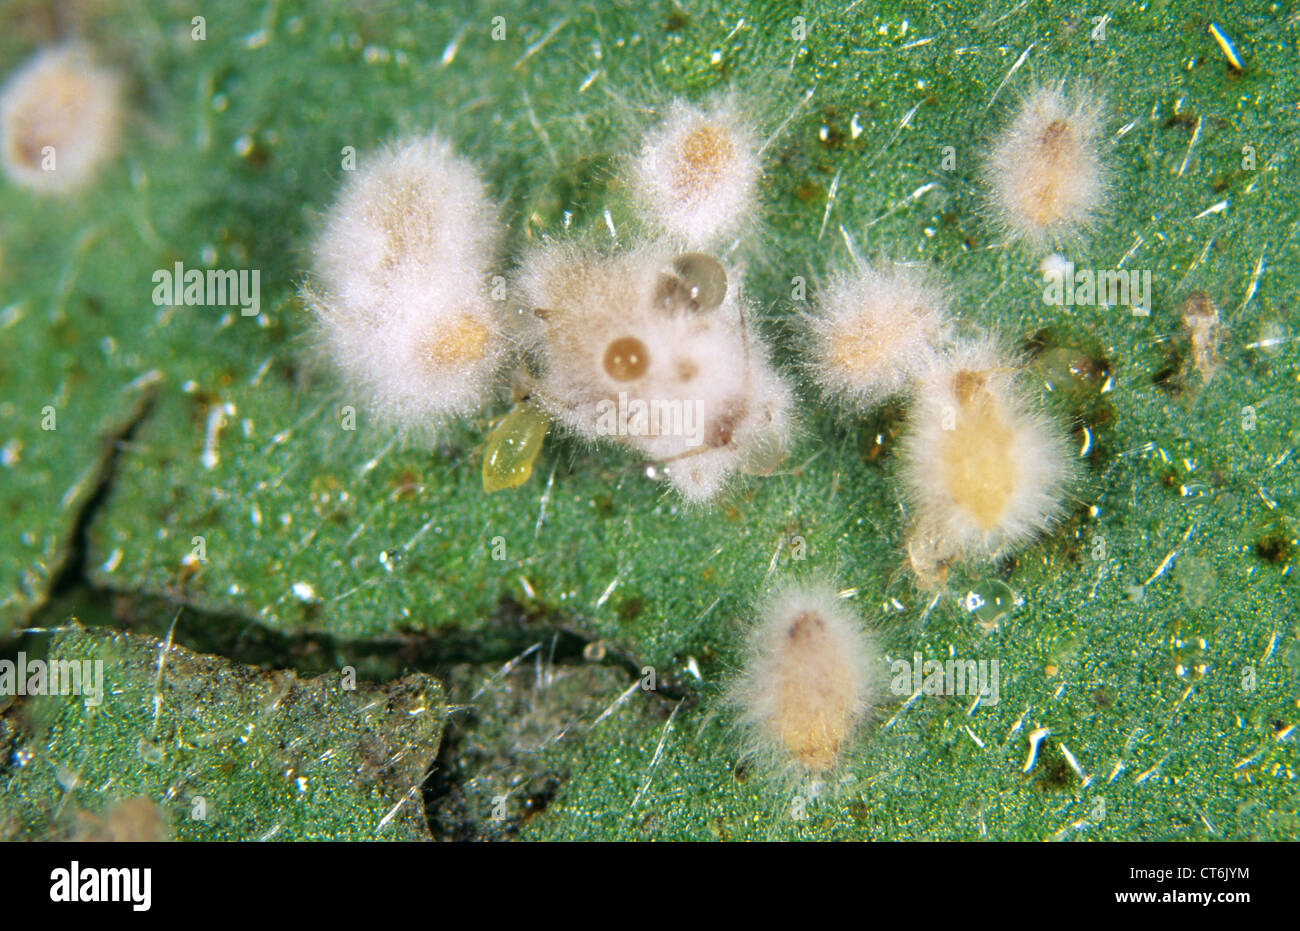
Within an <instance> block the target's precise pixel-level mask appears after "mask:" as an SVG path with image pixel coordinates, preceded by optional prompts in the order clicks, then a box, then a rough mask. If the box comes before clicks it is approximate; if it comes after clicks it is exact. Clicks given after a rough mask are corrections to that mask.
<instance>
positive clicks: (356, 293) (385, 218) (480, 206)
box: [306, 135, 505, 429]
mask: <svg viewBox="0 0 1300 931" xmlns="http://www.w3.org/2000/svg"><path fill="white" fill-rule="evenodd" d="M499 238H500V224H499V221H498V218H497V213H496V209H495V207H494V206H493V205H492V203H491V202H490V201H489V199H488V195H487V191H486V189H485V187H484V185H483V182H482V181H481V180H480V178H479V176H478V173H477V171H476V170H475V169H474V167H473V165H471V164H470V163H469V162H467V161H466V160H464V159H463V158H461V157H459V156H457V155H456V154H455V153H454V152H453V151H452V149H451V147H450V146H449V145H448V143H446V142H445V141H443V140H442V139H440V138H438V137H437V136H434V135H429V136H425V137H423V138H420V139H416V140H414V141H411V142H408V143H406V144H404V145H399V146H395V147H393V148H389V149H386V150H384V151H382V152H379V153H377V154H376V155H374V156H372V157H371V158H370V159H369V160H368V161H367V162H366V163H365V164H364V165H363V167H362V168H361V169H360V170H358V171H357V172H356V173H355V174H349V175H348V176H347V177H346V179H345V181H344V184H343V187H342V190H341V191H340V193H339V196H338V200H337V201H336V202H335V204H334V206H333V207H332V208H331V210H330V212H329V214H328V216H327V217H326V221H325V226H324V229H323V230H322V232H321V235H320V238H319V239H318V240H317V242H316V246H315V250H314V252H315V279H314V281H313V282H312V283H311V284H310V285H309V286H308V288H307V292H306V296H307V300H308V303H309V304H310V305H311V306H312V307H313V308H314V309H315V311H316V314H317V322H318V325H319V326H318V330H319V335H320V340H321V343H322V345H323V348H324V350H325V352H326V354H327V355H328V356H329V357H330V358H331V359H332V360H333V361H334V363H335V364H336V366H337V367H338V369H339V370H340V371H341V373H342V375H343V377H344V380H345V382H346V383H347V390H349V391H351V392H354V393H356V394H357V395H358V396H359V397H360V399H361V400H363V401H364V403H365V404H366V405H367V406H368V407H369V408H370V409H372V410H373V411H374V412H375V413H376V414H377V415H378V416H379V417H380V418H381V419H383V420H385V421H388V422H391V423H394V424H396V425H398V426H399V427H402V428H406V429H420V428H429V427H435V426H437V425H438V423H439V422H440V421H441V420H442V419H444V418H445V417H448V416H452V415H464V414H468V413H471V412H473V411H475V410H477V409H478V408H479V407H480V406H481V405H482V404H483V402H484V401H485V400H486V398H487V396H488V394H489V392H490V390H491V388H492V387H493V376H494V375H495V373H496V371H497V369H498V367H499V365H500V363H501V360H502V358H503V354H504V348H505V342H504V337H503V326H502V321H501V319H500V316H501V310H500V309H499V307H498V306H497V302H494V301H492V299H491V294H490V278H489V273H490V270H491V267H492V263H493V261H494V258H495V254H496V250H497V248H498V242H499Z"/></svg>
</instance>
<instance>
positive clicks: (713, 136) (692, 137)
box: [676, 123, 736, 199]
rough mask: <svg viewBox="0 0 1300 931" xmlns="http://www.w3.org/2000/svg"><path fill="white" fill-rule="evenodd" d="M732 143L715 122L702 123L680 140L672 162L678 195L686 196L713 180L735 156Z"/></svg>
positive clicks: (716, 179) (704, 189)
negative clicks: (679, 148) (676, 155)
mask: <svg viewBox="0 0 1300 931" xmlns="http://www.w3.org/2000/svg"><path fill="white" fill-rule="evenodd" d="M735 154H736V143H735V142H734V141H733V140H732V138H731V136H730V135H729V134H728V133H727V132H725V131H724V130H723V129H721V128H720V127H717V126H712V125H709V124H708V123H705V124H704V125H702V126H699V127H697V128H696V129H694V130H692V131H691V132H690V133H688V134H687V136H686V138H685V139H684V140H682V147H681V151H680V153H679V154H678V158H677V165H676V178H677V187H678V189H679V192H680V194H681V199H687V198H689V197H690V196H693V195H695V194H697V193H698V192H701V191H707V190H708V188H709V187H710V186H711V185H713V184H716V183H717V181H718V179H719V178H720V177H722V175H723V173H724V172H725V171H726V167H727V163H728V162H729V161H730V160H731V159H733V158H735Z"/></svg>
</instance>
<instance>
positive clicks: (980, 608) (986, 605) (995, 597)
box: [962, 579, 1017, 629]
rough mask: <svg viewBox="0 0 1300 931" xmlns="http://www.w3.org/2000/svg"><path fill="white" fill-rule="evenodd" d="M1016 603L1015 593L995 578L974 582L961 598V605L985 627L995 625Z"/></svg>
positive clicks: (989, 627)
mask: <svg viewBox="0 0 1300 931" xmlns="http://www.w3.org/2000/svg"><path fill="white" fill-rule="evenodd" d="M1016 604H1017V598H1016V593H1015V592H1014V591H1012V590H1011V586H1009V585H1007V584H1006V583H1005V582H1000V581H998V580H997V579H985V580H983V581H982V582H978V583H976V584H975V585H974V586H973V587H972V588H971V590H970V591H969V592H967V593H966V597H965V598H963V599H962V606H963V607H965V609H966V610H967V611H969V612H970V613H971V614H973V615H974V616H975V621H976V623H978V624H979V625H980V626H981V627H983V628H985V629H991V628H993V627H995V626H997V624H998V622H999V621H1001V620H1002V618H1004V617H1006V616H1007V615H1008V614H1010V613H1011V609H1012V608H1013V607H1015V605H1016Z"/></svg>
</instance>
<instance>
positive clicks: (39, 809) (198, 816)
mask: <svg viewBox="0 0 1300 931" xmlns="http://www.w3.org/2000/svg"><path fill="white" fill-rule="evenodd" d="M48 645H49V650H48V653H46V654H30V655H26V661H27V663H28V668H30V665H31V664H32V663H33V662H35V661H42V662H48V664H49V667H48V668H50V669H53V668H54V666H55V664H56V663H60V662H63V663H70V664H72V665H74V666H79V667H80V668H81V669H83V670H86V669H89V670H91V671H92V673H91V675H90V676H86V677H84V678H82V679H80V680H79V681H80V682H81V683H83V685H82V687H81V688H82V689H83V690H84V691H82V692H80V693H78V692H73V693H72V694H61V695H59V694H45V695H39V696H35V697H31V696H28V697H19V698H17V699H10V698H6V699H5V702H6V704H8V705H9V707H8V708H7V709H5V710H4V712H3V715H2V716H0V747H4V748H5V750H6V764H5V766H4V768H0V783H3V786H4V791H3V792H0V829H2V830H0V834H3V835H4V836H6V837H8V836H16V837H26V838H33V837H34V838H39V839H49V838H52V837H53V838H79V837H87V836H93V835H95V834H96V832H97V831H104V830H108V831H109V832H110V833H111V826H112V825H113V824H114V821H113V813H114V812H115V811H116V810H117V809H118V808H119V806H121V805H122V804H123V803H124V802H127V801H128V800H131V799H140V798H144V799H148V800H150V801H151V802H152V803H153V804H154V805H156V806H157V812H158V813H157V817H158V818H159V819H160V820H161V822H162V823H163V824H166V825H169V826H170V828H169V831H168V833H169V834H170V836H171V837H172V838H174V839H176V840H269V839H272V838H274V839H276V840H323V839H337V840H420V839H427V838H428V836H429V831H428V824H427V822H426V821H425V818H424V812H423V810H422V806H421V805H420V801H419V784H420V783H421V781H422V779H423V776H424V773H425V770H426V769H427V767H428V764H429V761H430V760H431V759H432V757H433V755H434V753H435V752H436V750H437V746H438V740H439V737H440V735H441V733H442V728H443V722H444V719H445V711H446V709H445V706H444V704H443V696H442V690H441V687H440V686H439V685H438V683H437V682H436V681H434V680H432V679H430V678H429V677H428V676H423V675H419V674H417V675H412V676H408V677H406V678H403V679H400V680H396V681H393V682H391V683H388V684H387V685H383V686H366V685H364V684H362V685H360V686H358V687H355V688H348V687H347V685H348V683H346V682H345V681H344V679H343V677H342V676H341V675H340V674H339V673H333V674H326V675H322V676H320V677H318V678H315V679H300V678H298V677H297V676H296V675H294V674H293V673H292V672H278V671H266V670H261V669H257V668H254V667H249V666H241V665H238V664H235V663H231V662H229V661H227V660H224V659H221V658H220V657H214V656H207V655H201V654H195V653H191V652H190V651H189V650H186V649H184V648H183V647H180V646H177V645H175V644H174V643H173V644H169V643H168V642H167V641H165V640H161V641H160V640H157V639H155V638H152V637H141V636H134V635H130V634H122V633H112V632H101V631H94V630H89V629H86V630H82V629H77V628H65V629H62V630H59V631H57V632H55V633H54V634H53V635H52V637H51V638H50V640H49V644H48ZM96 663H102V667H100V671H99V672H98V673H95V672H93V670H94V669H95V665H94V664H96ZM87 664H89V665H87ZM65 675H66V674H65ZM68 681H72V680H68ZM91 681H98V682H100V683H101V684H102V692H101V693H100V695H98V696H96V695H94V694H92V693H91V690H90V689H89V688H88V687H87V686H85V685H84V683H88V682H91ZM97 699H98V700H97ZM105 825H108V826H110V827H105Z"/></svg>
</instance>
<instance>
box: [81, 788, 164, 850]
mask: <svg viewBox="0 0 1300 931" xmlns="http://www.w3.org/2000/svg"><path fill="white" fill-rule="evenodd" d="M76 814H77V820H78V826H77V829H76V831H75V832H74V834H73V836H72V840H74V841H78V842H84V841H96V842H110V843H136V842H148V843H157V842H159V841H165V840H170V834H171V831H170V828H169V827H168V824H167V815H166V812H164V811H163V810H162V809H161V808H159V807H158V805H157V803H155V802H154V801H153V799H150V798H145V797H143V796H140V797H136V798H128V799H123V800H122V801H120V802H117V803H116V804H113V805H111V806H110V807H109V808H108V809H107V810H106V811H105V813H104V815H103V817H97V816H95V815H92V814H90V813H89V812H77V813H76Z"/></svg>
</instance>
